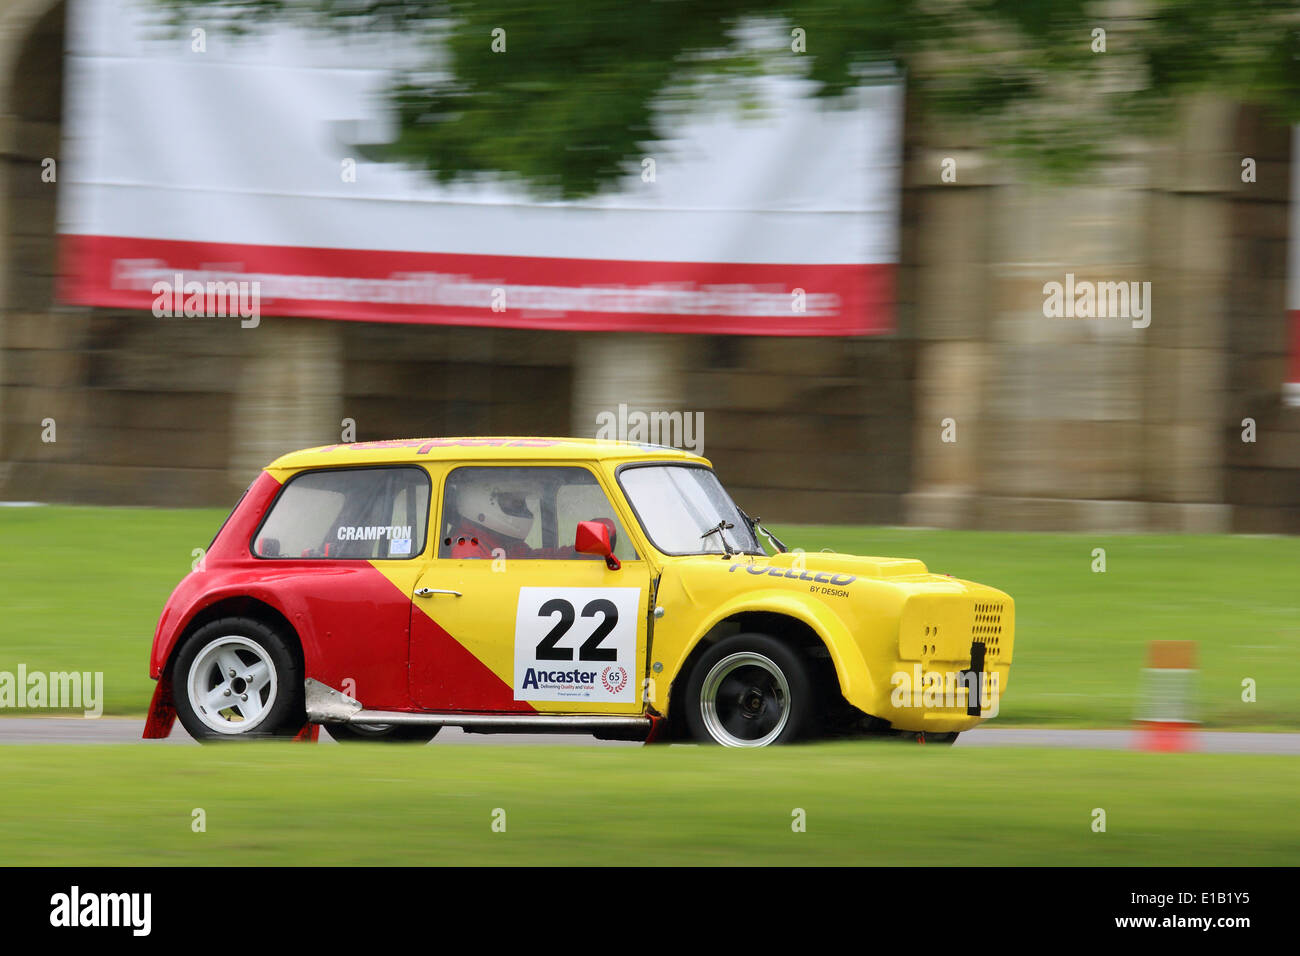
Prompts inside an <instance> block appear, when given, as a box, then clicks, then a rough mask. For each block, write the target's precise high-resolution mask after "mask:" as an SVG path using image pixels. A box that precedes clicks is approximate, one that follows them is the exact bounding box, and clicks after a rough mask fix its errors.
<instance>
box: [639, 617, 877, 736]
mask: <svg viewBox="0 0 1300 956" xmlns="http://www.w3.org/2000/svg"><path fill="white" fill-rule="evenodd" d="M781 598H783V599H784V600H776V601H757V602H753V603H748V604H744V605H741V606H736V607H730V608H725V609H723V610H722V611H721V612H720V613H719V614H718V616H717V617H715V618H714V619H713V620H712V621H710V622H709V623H708V624H707V625H706V626H705V627H704V628H702V629H701V631H700V633H699V635H698V636H697V637H696V639H695V640H694V642H693V643H692V644H691V646H690V648H689V650H688V651H687V652H686V654H685V655H684V657H683V659H682V662H681V664H680V665H679V666H678V667H677V668H676V670H675V672H674V674H673V679H672V681H671V683H670V685H669V688H668V696H667V700H666V711H665V714H664V716H666V717H667V718H668V720H669V721H670V727H671V728H672V729H673V731H674V735H676V732H677V731H680V730H681V729H682V728H683V723H682V721H683V713H684V710H685V708H683V707H680V706H674V703H675V702H680V701H681V700H682V697H683V695H684V694H685V688H686V684H687V682H688V681H689V680H690V675H691V672H692V671H693V669H694V668H695V666H696V665H697V664H698V662H699V660H700V658H701V657H702V656H703V655H704V654H705V653H706V652H707V651H708V649H709V648H710V647H712V646H713V645H714V644H716V643H717V642H718V641H720V640H722V639H723V638H725V637H730V636H731V635H733V634H743V633H751V632H753V633H760V634H767V635H768V636H770V637H773V638H776V639H777V640H779V641H781V642H782V643H786V644H788V645H790V646H791V647H792V648H793V649H795V650H796V651H798V653H799V654H800V655H801V656H803V657H805V658H806V659H808V660H809V661H811V662H812V664H813V670H814V675H813V676H814V680H815V681H817V682H818V684H819V686H821V687H823V688H824V689H825V691H826V692H827V693H828V695H829V696H830V697H831V698H832V699H831V700H830V701H829V702H828V703H829V704H830V705H831V706H834V705H835V704H837V703H843V702H845V701H851V700H853V698H854V697H857V698H858V699H866V698H869V696H870V694H871V692H872V688H873V686H874V684H873V682H872V679H871V675H870V673H869V671H868V670H867V665H866V662H865V660H864V659H863V657H862V653H861V651H860V650H859V649H858V646H857V643H856V642H855V641H854V640H853V635H852V634H851V633H850V632H849V630H848V627H847V626H846V625H845V624H844V623H843V621H841V620H840V619H839V618H838V617H837V616H835V615H833V614H831V613H830V612H829V610H827V609H825V608H820V607H809V606H807V605H806V604H804V603H803V602H792V601H789V600H788V598H787V596H785V595H781ZM832 690H834V691H836V692H838V694H839V696H840V697H841V698H842V700H841V701H836V700H834V699H833V698H834V695H833V694H830V692H831V691H832ZM850 694H852V695H853V696H852V697H851V696H850Z"/></svg>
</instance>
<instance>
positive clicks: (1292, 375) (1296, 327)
mask: <svg viewBox="0 0 1300 956" xmlns="http://www.w3.org/2000/svg"><path fill="white" fill-rule="evenodd" d="M1286 380H1287V381H1288V382H1300V309H1292V310H1291V365H1290V371H1289V372H1287V376H1286Z"/></svg>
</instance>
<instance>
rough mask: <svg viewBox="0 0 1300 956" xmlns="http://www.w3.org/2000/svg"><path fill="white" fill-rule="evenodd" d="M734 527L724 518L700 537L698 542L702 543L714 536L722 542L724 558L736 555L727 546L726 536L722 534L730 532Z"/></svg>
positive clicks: (729, 546)
mask: <svg viewBox="0 0 1300 956" xmlns="http://www.w3.org/2000/svg"><path fill="white" fill-rule="evenodd" d="M734 527H735V525H734V524H732V523H731V522H730V521H728V520H727V519H726V518H723V519H722V520H721V521H719V522H718V523H717V524H716V525H714V526H713V527H712V528H710V529H709V530H708V531H706V532H704V534H702V535H700V540H701V541H703V540H704V539H705V538H707V537H708V536H709V535H711V534H716V535H717V536H718V540H719V541H721V542H722V550H723V551H725V552H726V554H725V555H724V557H727V558H730V557H731V556H732V555H733V554H737V553H738V552H736V551H733V550H731V545H729V544H727V536H726V535H725V534H723V532H724V531H730V530H731V529H732V528H734Z"/></svg>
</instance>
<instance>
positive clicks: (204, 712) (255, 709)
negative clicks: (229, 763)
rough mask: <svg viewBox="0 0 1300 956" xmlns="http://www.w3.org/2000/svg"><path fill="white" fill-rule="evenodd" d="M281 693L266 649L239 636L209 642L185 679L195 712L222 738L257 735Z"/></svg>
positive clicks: (226, 636) (272, 663) (232, 635)
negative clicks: (225, 735) (277, 695)
mask: <svg viewBox="0 0 1300 956" xmlns="http://www.w3.org/2000/svg"><path fill="white" fill-rule="evenodd" d="M278 689H279V687H278V681H277V679H276V673H275V663H274V661H272V659H271V655H270V654H269V653H268V652H267V650H266V648H264V647H262V645H260V644H258V643H257V642H256V641H252V640H250V639H249V638H247V637H242V636H240V635H238V634H228V635H225V636H224V637H218V638H216V639H215V640H213V641H211V642H209V643H208V644H207V645H206V646H205V647H204V648H203V649H202V650H200V651H199V653H198V655H197V656H196V657H195V658H194V663H193V664H191V665H190V672H189V674H187V675H186V678H185V693H186V694H187V695H188V698H189V703H190V706H191V708H193V710H194V713H195V714H196V715H197V716H198V718H199V720H201V721H202V722H203V723H204V725H206V726H207V727H209V728H211V729H212V730H214V731H216V732H217V733H219V734H231V735H235V734H246V733H250V732H251V731H253V730H255V729H256V728H257V727H258V726H259V725H260V724H261V723H262V722H263V721H264V720H266V717H267V715H268V714H269V713H270V712H271V708H272V707H273V706H275V698H276V693H277V691H278Z"/></svg>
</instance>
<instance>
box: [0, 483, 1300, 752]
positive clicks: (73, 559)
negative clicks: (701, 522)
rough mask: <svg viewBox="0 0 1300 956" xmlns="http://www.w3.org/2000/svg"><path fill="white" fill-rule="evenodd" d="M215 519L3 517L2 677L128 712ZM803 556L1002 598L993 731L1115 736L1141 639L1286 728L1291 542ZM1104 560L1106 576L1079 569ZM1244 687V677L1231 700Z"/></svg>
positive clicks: (1298, 553) (146, 514)
mask: <svg viewBox="0 0 1300 956" xmlns="http://www.w3.org/2000/svg"><path fill="white" fill-rule="evenodd" d="M223 518H224V514H223V513H222V512H221V511H218V510H151V509H129V508H74V507H43V508H0V671H11V672H12V671H15V670H16V669H17V666H18V664H19V663H23V664H26V665H27V668H28V670H29V671H34V670H44V671H49V670H56V671H64V670H79V671H103V672H104V683H105V687H104V690H105V698H106V701H105V712H106V713H109V714H142V713H143V712H144V709H145V707H146V705H147V703H148V700H149V695H150V694H151V693H152V690H153V682H152V681H151V680H149V678H148V674H147V668H148V656H149V642H150V640H151V638H152V635H153V629H154V626H155V624H156V623H157V620H158V614H159V612H160V611H161V609H162V605H163V602H164V601H165V600H166V599H167V595H168V594H169V593H170V591H171V589H172V587H173V586H174V585H175V584H176V582H177V581H178V580H180V578H181V577H183V576H184V575H185V574H186V573H188V572H189V569H190V563H191V561H192V560H193V557H192V554H191V552H192V550H193V549H194V548H199V547H204V546H206V545H207V543H208V541H209V540H210V539H211V538H212V535H213V534H214V533H215V531H216V529H217V527H218V526H219V525H220V523H221V521H222V519H223ZM779 533H780V534H781V535H782V536H783V537H784V538H785V540H786V541H787V543H789V544H791V545H792V546H794V545H797V546H799V547H802V548H804V549H806V550H810V551H811V550H817V549H820V548H824V547H832V548H837V549H840V550H845V551H851V552H857V553H860V554H892V555H899V556H909V557H912V556H914V557H919V558H921V559H923V560H924V561H925V562H926V563H927V564H928V565H929V566H930V568H931V569H932V570H936V571H945V572H949V573H952V574H954V575H957V576H958V577H963V578H968V579H972V580H975V581H980V582H983V583H985V584H990V585H993V586H995V587H998V588H1001V589H1003V590H1005V591H1006V592H1008V593H1009V594H1011V596H1012V597H1014V598H1015V600H1016V614H1017V623H1018V627H1017V634H1016V651H1015V663H1014V664H1013V666H1012V674H1011V681H1010V686H1009V688H1008V691H1007V694H1006V696H1005V698H1004V699H1003V701H1002V712H1001V714H1000V715H999V717H998V722H999V723H1001V724H1004V725H1009V724H1022V725H1023V724H1045V725H1053V726H1122V725H1124V724H1126V723H1127V722H1129V721H1130V720H1131V719H1132V717H1133V716H1134V711H1135V707H1136V694H1137V690H1138V680H1139V672H1140V669H1141V666H1142V661H1143V656H1144V654H1145V650H1146V646H1147V643H1148V642H1149V641H1152V640H1158V639H1188V640H1195V641H1197V642H1198V644H1199V647H1200V653H1201V661H1200V663H1201V674H1200V681H1199V688H1198V701H1197V704H1198V708H1199V712H1200V716H1201V718H1202V719H1203V720H1204V721H1205V722H1206V724H1207V726H1212V727H1231V728H1236V729H1248V728H1249V729H1291V730H1294V729H1297V728H1300V576H1298V574H1297V571H1300V539H1296V538H1267V537H1231V536H1195V537H1193V536H1173V535H1131V536H1123V535H1119V536H1102V535H1064V534H1012V533H985V532H952V531H923V530H910V529H898V528H847V527H800V528H782V529H780V531H779ZM1098 547H1100V548H1105V550H1106V563H1107V571H1106V573H1104V574H1095V573H1093V572H1092V571H1091V570H1090V567H1091V564H1092V560H1093V559H1092V550H1093V549H1094V548H1098ZM1243 678H1253V679H1254V680H1255V681H1256V682H1257V695H1258V699H1257V701H1256V702H1255V703H1245V702H1243V701H1242V700H1241V686H1242V684H1241V682H1242V680H1243Z"/></svg>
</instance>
